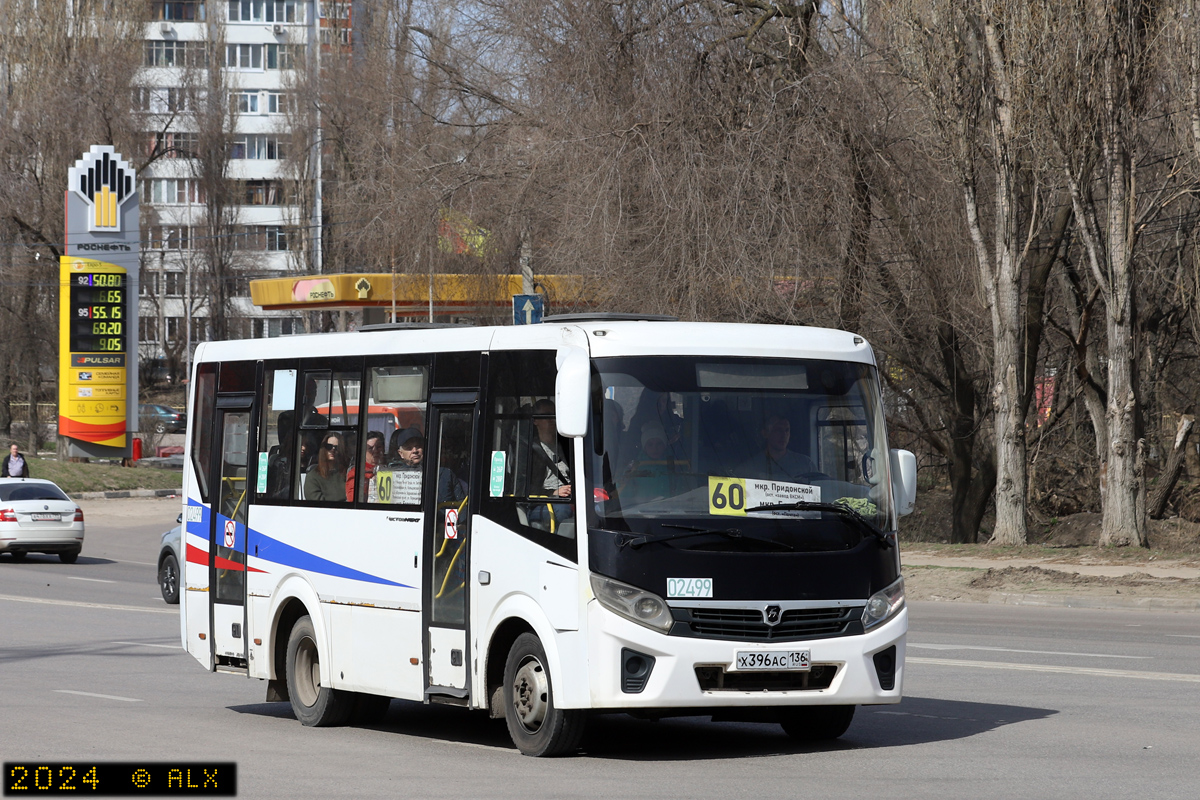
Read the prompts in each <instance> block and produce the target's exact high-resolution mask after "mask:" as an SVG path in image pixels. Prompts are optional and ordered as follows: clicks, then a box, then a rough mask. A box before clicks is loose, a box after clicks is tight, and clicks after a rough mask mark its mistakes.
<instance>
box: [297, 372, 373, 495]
mask: <svg viewBox="0 0 1200 800" xmlns="http://www.w3.org/2000/svg"><path fill="white" fill-rule="evenodd" d="M303 376H304V378H303V380H304V382H303V388H302V391H301V394H300V397H301V400H300V408H299V409H298V413H299V415H300V431H299V436H298V437H297V441H296V450H295V452H296V460H295V463H296V465H297V469H296V484H295V485H296V488H295V498H296V499H298V500H307V501H312V502H319V503H346V502H349V501H348V500H347V498H346V479H347V476H348V474H349V472H350V467H351V466H352V465H353V464H355V463H356V456H357V444H358V421H359V417H360V413H359V412H360V408H359V401H360V391H359V390H360V385H361V383H362V373H360V372H358V371H353V372H350V371H331V370H328V369H311V370H305V371H304V373H303Z"/></svg>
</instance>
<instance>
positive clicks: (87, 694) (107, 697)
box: [54, 689, 142, 703]
mask: <svg viewBox="0 0 1200 800" xmlns="http://www.w3.org/2000/svg"><path fill="white" fill-rule="evenodd" d="M54 691H55V692H57V693H58V694H77V695H81V696H83V697H100V698H103V699H104V700H123V701H125V702H126V703H140V702H142V701H141V700H139V699H138V698H136V697H117V696H116V695H115V694H96V693H95V692H74V691H71V690H70V689H55V690H54Z"/></svg>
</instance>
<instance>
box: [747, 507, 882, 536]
mask: <svg viewBox="0 0 1200 800" xmlns="http://www.w3.org/2000/svg"><path fill="white" fill-rule="evenodd" d="M755 511H828V512H830V513H831V514H837V515H838V516H839V517H841V518H842V519H844V520H846V521H847V522H850V523H852V524H854V525H855V526H856V527H857V528H858V529H859V530H861V531H864V532H866V533H868V534H870V535H871V536H873V537H874V538H875V540H876V541H877V542H879V544H880V546H881V547H884V548H888V547H894V546H895V545H893V544H892V540H891V539H889V538H888V535H887V534H886V533H884V532H883V531H881V530H879V528H878V527H876V525H875V523H873V522H871V520H869V519H867V518H866V517H864V516H863V515H862V514H859V513H858V512H857V511H855V510H854V509H853V508H851V507H850V506H848V505H845V504H844V503H814V502H811V501H803V500H802V501H799V502H795V503H773V504H770V505H765V506H754V508H747V509H746V513H747V514H750V513H753V512H755Z"/></svg>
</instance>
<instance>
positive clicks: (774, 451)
mask: <svg viewBox="0 0 1200 800" xmlns="http://www.w3.org/2000/svg"><path fill="white" fill-rule="evenodd" d="M762 436H763V439H764V440H765V441H764V444H763V452H761V453H759V454H757V455H754V456H751V457H750V458H748V459H747V460H745V461H743V462H742V463H741V464H740V465H739V466H738V467H737V469H736V470H735V475H734V477H738V478H766V479H768V480H776V481H790V482H794V481H800V480H804V479H812V478H814V477H818V476H821V473H820V472H818V471H817V465H816V464H815V463H814V462H813V460H812V459H811V458H809V457H808V456H806V455H804V454H803V453H797V452H796V451H795V450H789V449H788V442H790V441H791V439H792V423H791V422H789V421H788V419H787V417H784V416H782V415H780V414H771V415H770V416H768V417H767V422H766V424H765V425H763V428H762ZM821 477H823V476H821Z"/></svg>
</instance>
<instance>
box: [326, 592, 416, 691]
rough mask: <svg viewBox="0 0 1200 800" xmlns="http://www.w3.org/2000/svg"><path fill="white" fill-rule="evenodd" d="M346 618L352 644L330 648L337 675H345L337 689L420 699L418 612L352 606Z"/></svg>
mask: <svg viewBox="0 0 1200 800" xmlns="http://www.w3.org/2000/svg"><path fill="white" fill-rule="evenodd" d="M350 621H351V627H350V630H351V636H352V640H353V645H352V648H351V649H350V651H349V653H346V652H344V651H342V650H340V649H339V648H338V647H336V646H335V647H334V661H335V663H336V664H337V665H338V672H339V676H340V674H341V673H342V672H343V671H344V672H345V675H346V677H345V679H344V684H339V685H340V688H342V689H351V690H353V691H356V692H368V693H370V694H381V695H385V696H387V697H399V698H401V699H403V700H422V699H424V697H425V683H424V671H423V666H422V662H421V658H422V656H421V652H422V648H421V614H420V612H417V611H399V610H396V609H390V608H368V607H366V606H354V607H353V608H352V610H351V614H350ZM343 655H348V656H349V657H348V658H343V657H341V656H343ZM414 660H415V661H416V663H415V664H414V663H413V661H414Z"/></svg>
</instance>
